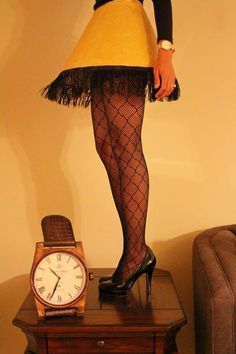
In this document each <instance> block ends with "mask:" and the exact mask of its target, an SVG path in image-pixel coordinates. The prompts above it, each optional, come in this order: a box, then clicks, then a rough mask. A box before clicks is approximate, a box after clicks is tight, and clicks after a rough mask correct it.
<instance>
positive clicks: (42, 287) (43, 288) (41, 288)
mask: <svg viewBox="0 0 236 354" xmlns="http://www.w3.org/2000/svg"><path fill="white" fill-rule="evenodd" d="M38 290H39V292H40V294H42V293H43V292H44V290H45V286H41V287H40V288H39V289H38Z"/></svg>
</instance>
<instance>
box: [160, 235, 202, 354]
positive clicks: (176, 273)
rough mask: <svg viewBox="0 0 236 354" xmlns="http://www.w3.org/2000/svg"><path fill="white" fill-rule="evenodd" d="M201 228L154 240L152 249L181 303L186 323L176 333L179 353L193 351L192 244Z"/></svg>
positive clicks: (187, 353) (190, 352)
mask: <svg viewBox="0 0 236 354" xmlns="http://www.w3.org/2000/svg"><path fill="white" fill-rule="evenodd" d="M201 231H202V230H197V231H193V232H191V233H187V234H184V235H179V236H176V237H174V238H172V239H169V240H167V241H159V242H155V243H154V245H153V250H154V252H155V254H156V255H157V266H158V267H160V268H163V269H166V270H168V271H170V272H171V275H172V278H173V281H174V283H175V285H176V289H177V292H178V295H179V298H180V301H181V303H182V305H183V308H184V311H185V314H186V317H187V324H186V325H185V326H183V327H182V328H181V330H180V332H179V333H178V334H177V337H176V342H177V346H178V349H179V352H180V353H181V354H194V353H195V347H194V343H195V338H194V313H193V286H192V245H193V241H194V239H195V237H196V236H197V235H198V234H199V233H200V232H201Z"/></svg>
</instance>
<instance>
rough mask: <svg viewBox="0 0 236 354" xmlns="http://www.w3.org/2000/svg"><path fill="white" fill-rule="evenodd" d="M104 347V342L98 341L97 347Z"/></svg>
mask: <svg viewBox="0 0 236 354" xmlns="http://www.w3.org/2000/svg"><path fill="white" fill-rule="evenodd" d="M104 345H105V342H104V340H98V341H97V346H98V347H99V348H102V347H104Z"/></svg>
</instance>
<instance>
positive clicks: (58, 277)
mask: <svg viewBox="0 0 236 354" xmlns="http://www.w3.org/2000/svg"><path fill="white" fill-rule="evenodd" d="M60 279H61V277H58V280H57V282H56V285H55V286H54V289H53V292H52V295H51V297H50V299H51V298H52V297H53V295H54V293H55V291H56V288H57V285H58V283H59V281H60Z"/></svg>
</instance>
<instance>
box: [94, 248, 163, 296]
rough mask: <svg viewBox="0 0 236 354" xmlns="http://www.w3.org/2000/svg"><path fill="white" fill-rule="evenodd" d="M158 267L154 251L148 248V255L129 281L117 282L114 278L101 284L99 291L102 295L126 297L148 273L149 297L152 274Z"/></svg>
mask: <svg viewBox="0 0 236 354" xmlns="http://www.w3.org/2000/svg"><path fill="white" fill-rule="evenodd" d="M155 265H156V257H155V255H154V253H153V252H152V250H151V249H150V248H149V247H148V246H147V253H146V255H145V257H144V259H143V260H142V262H141V263H140V264H139V265H138V267H137V268H136V270H135V271H134V272H133V274H132V275H130V276H129V278H128V279H126V280H124V281H122V282H116V281H115V279H113V278H112V277H111V278H110V279H109V280H107V281H103V282H100V284H99V291H100V292H101V293H105V294H110V295H126V294H128V292H129V291H130V290H131V288H132V286H133V285H134V283H135V281H136V280H137V279H138V278H139V277H140V276H141V275H142V274H144V273H146V291H147V294H148V295H151V281H152V274H153V271H154V268H155Z"/></svg>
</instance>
